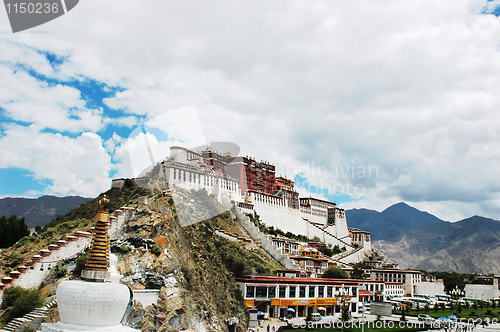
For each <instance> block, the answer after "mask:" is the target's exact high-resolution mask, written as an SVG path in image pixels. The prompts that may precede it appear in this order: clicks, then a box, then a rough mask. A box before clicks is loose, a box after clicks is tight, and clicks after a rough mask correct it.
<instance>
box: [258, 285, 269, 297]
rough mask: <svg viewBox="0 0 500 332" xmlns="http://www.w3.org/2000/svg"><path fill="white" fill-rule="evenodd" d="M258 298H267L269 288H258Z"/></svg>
mask: <svg viewBox="0 0 500 332" xmlns="http://www.w3.org/2000/svg"><path fill="white" fill-rule="evenodd" d="M256 297H267V287H263V286H257V296H256Z"/></svg>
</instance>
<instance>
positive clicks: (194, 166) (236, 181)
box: [113, 146, 371, 263]
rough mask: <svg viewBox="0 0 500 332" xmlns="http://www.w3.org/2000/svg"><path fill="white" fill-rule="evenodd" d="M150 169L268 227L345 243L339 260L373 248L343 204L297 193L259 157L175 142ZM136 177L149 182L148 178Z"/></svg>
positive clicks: (353, 259)
mask: <svg viewBox="0 0 500 332" xmlns="http://www.w3.org/2000/svg"><path fill="white" fill-rule="evenodd" d="M152 173H154V174H155V175H154V176H155V177H158V178H159V179H160V180H164V181H166V182H167V183H168V184H169V185H170V186H172V185H173V186H177V187H180V188H183V189H188V190H190V189H195V190H199V189H205V190H206V191H207V192H208V193H209V194H212V195H214V196H215V197H216V198H217V200H218V201H219V202H220V203H222V204H223V205H225V206H227V207H234V208H236V210H237V212H238V214H241V215H244V214H245V213H247V214H252V215H253V214H254V213H256V214H257V215H258V216H259V217H260V220H261V222H262V223H264V224H265V225H266V226H273V227H274V228H278V229H280V230H282V231H284V232H285V233H286V232H291V233H293V234H297V235H299V234H300V235H305V236H307V237H308V238H315V237H317V238H319V239H320V240H321V241H322V242H324V243H326V244H327V245H331V246H335V245H338V246H339V247H340V248H345V249H346V252H345V253H344V254H343V255H342V263H350V262H357V261H360V260H362V259H363V258H364V257H365V253H366V254H369V253H370V251H371V242H370V234H369V232H365V231H362V230H359V229H355V228H349V227H348V226H347V220H346V216H345V211H344V209H342V208H340V207H338V206H337V205H336V204H335V203H333V202H329V201H327V200H322V199H318V198H313V197H299V193H298V192H297V191H296V190H295V188H294V181H292V180H290V179H287V178H286V177H283V176H276V174H275V166H274V165H273V164H271V163H268V162H264V161H260V162H258V161H256V160H255V159H254V158H252V157H241V156H238V157H233V156H231V154H230V153H219V152H216V151H214V150H213V149H212V148H210V147H207V148H206V149H205V150H203V151H191V150H189V149H186V148H184V147H178V146H173V147H171V148H170V157H169V158H168V159H166V160H163V161H161V162H160V163H159V164H158V165H157V166H156V167H155V168H154V169H153V171H152ZM134 180H135V181H136V183H141V182H142V183H147V182H148V181H149V178H136V179H134ZM124 181H125V180H124V179H116V180H113V186H114V187H117V186H118V187H119V186H121V185H123V183H124ZM275 242H276V241H275ZM277 242H280V241H277ZM275 244H276V245H279V244H278V243H275ZM281 245H283V244H281Z"/></svg>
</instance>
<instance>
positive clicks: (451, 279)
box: [443, 272, 465, 294]
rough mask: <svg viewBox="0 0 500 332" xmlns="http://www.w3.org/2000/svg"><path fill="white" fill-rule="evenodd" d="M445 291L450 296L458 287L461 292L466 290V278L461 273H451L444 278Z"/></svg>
mask: <svg viewBox="0 0 500 332" xmlns="http://www.w3.org/2000/svg"><path fill="white" fill-rule="evenodd" d="M443 283H444V291H445V292H446V293H447V294H450V292H451V291H452V290H454V289H455V288H457V287H458V289H459V290H464V288H465V280H464V276H463V275H462V274H460V273H456V272H453V273H450V274H447V275H446V276H444V277H443Z"/></svg>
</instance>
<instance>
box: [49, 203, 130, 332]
mask: <svg viewBox="0 0 500 332" xmlns="http://www.w3.org/2000/svg"><path fill="white" fill-rule="evenodd" d="M108 204H109V200H108V199H107V198H106V197H104V198H102V199H101V200H99V211H98V212H97V215H96V217H95V218H94V221H97V225H96V227H95V234H94V238H93V239H92V245H91V247H90V250H89V257H88V259H87V262H86V264H85V270H83V271H82V279H84V280H71V281H63V282H62V283H61V284H60V285H59V286H58V287H57V292H56V298H57V305H58V308H59V316H60V321H59V322H57V323H43V324H42V332H63V331H64V332H90V331H117V332H133V331H134V332H137V331H139V330H135V329H132V328H130V327H126V326H123V325H121V320H122V318H123V316H124V314H125V310H126V309H127V306H128V304H129V302H130V300H131V297H132V292H131V290H130V289H129V288H128V287H127V286H125V285H123V284H120V283H119V279H120V276H119V275H118V274H117V273H116V268H115V267H114V263H116V260H117V259H116V256H114V255H112V256H114V257H112V263H113V264H112V266H111V268H110V264H109V261H110V260H109V258H110V254H109V235H108V225H109V214H108V209H107V206H108ZM108 268H109V270H108Z"/></svg>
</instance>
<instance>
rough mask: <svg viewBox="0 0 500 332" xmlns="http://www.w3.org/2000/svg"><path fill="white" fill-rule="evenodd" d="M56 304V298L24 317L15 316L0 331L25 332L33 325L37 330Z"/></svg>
mask: <svg viewBox="0 0 500 332" xmlns="http://www.w3.org/2000/svg"><path fill="white" fill-rule="evenodd" d="M56 305H57V302H56V300H52V301H51V302H49V303H47V304H46V305H45V306H43V307H41V308H37V309H35V310H33V311H31V312H30V313H27V314H26V315H24V316H23V317H19V318H14V319H13V320H11V321H10V322H9V324H7V325H5V327H4V328H3V329H0V332H23V331H24V329H25V328H27V327H33V328H34V329H35V330H36V329H37V328H38V327H39V326H40V324H42V323H43V321H44V320H45V317H47V314H48V312H49V309H50V308H52V307H54V306H56Z"/></svg>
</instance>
